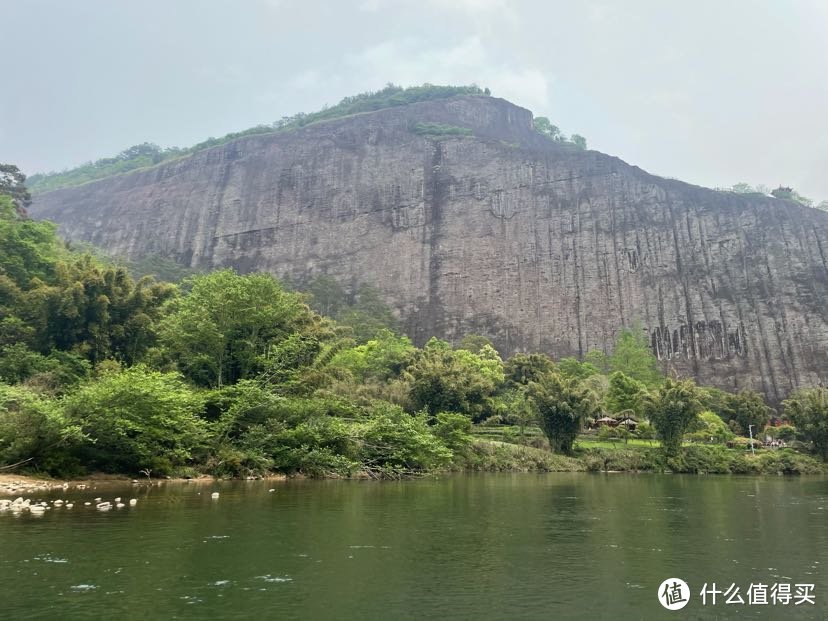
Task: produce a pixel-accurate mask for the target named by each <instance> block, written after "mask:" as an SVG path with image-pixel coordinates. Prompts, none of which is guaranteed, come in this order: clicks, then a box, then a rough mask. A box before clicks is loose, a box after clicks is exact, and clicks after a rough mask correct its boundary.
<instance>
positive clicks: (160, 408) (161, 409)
mask: <svg viewBox="0 0 828 621" xmlns="http://www.w3.org/2000/svg"><path fill="white" fill-rule="evenodd" d="M203 405H204V400H203V397H202V396H201V395H199V394H198V393H196V392H194V391H193V390H192V389H191V388H189V387H188V386H187V385H186V384H184V382H183V381H182V380H181V378H180V377H179V376H178V375H177V374H175V373H160V372H158V371H151V370H149V369H147V368H146V367H143V366H140V365H139V366H136V367H132V368H130V369H127V370H125V371H122V372H120V373H116V374H112V375H107V376H105V377H103V378H101V379H100V380H98V381H97V382H94V383H90V384H86V385H84V386H82V387H81V388H80V389H79V390H77V391H76V392H75V393H73V394H72V395H70V396H69V397H67V398H66V401H65V412H66V415H67V417H68V419H69V420H70V421H71V422H72V424H75V425H79V426H80V427H81V428H82V429H83V431H84V433H85V434H86V435H87V436H88V437H89V440H90V441H89V442H86V443H84V444H83V446H82V447H81V448H80V449H79V450H80V453H81V455H82V457H83V461H84V462H85V463H87V464H89V465H90V466H91V467H93V468H98V469H101V470H103V471H106V472H124V473H133V474H134V473H137V472H138V471H139V470H141V469H144V468H150V469H152V470H153V471H155V472H156V473H157V474H167V473H169V472H171V471H172V470H174V469H175V468H176V467H177V466H183V465H185V464H187V463H188V462H189V461H190V460H191V459H192V457H193V453H194V451H196V450H197V449H199V448H200V447H202V446H203V445H204V442H205V440H206V427H205V424H204V422H203V421H202V420H201V419H200V418H199V417H198V414H199V413H200V412H201V411H202V408H203Z"/></svg>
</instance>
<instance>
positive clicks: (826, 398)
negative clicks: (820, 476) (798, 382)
mask: <svg viewBox="0 0 828 621" xmlns="http://www.w3.org/2000/svg"><path fill="white" fill-rule="evenodd" d="M783 407H784V408H785V416H787V417H788V418H789V419H790V421H791V422H792V423H793V424H794V425H795V426H796V428H797V430H798V431H799V433H800V435H802V437H804V438H805V439H806V440H807V441H809V442H811V443H812V444H813V446H814V452H816V454H817V455H819V456H820V457H822V459H823V460H824V461H828V388H824V387H822V386H820V387H818V388H802V389H800V390H797V391H796V392H794V393H793V394H792V395H791V396H790V397H789V398H788V399H787V400H785V401H783Z"/></svg>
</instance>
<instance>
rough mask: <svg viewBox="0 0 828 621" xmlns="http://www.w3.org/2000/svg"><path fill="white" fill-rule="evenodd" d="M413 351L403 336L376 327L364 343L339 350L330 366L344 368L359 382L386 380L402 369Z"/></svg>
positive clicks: (406, 338)
mask: <svg viewBox="0 0 828 621" xmlns="http://www.w3.org/2000/svg"><path fill="white" fill-rule="evenodd" d="M413 351H414V346H413V345H412V344H411V339H409V338H408V337H407V336H397V335H396V334H394V333H393V332H391V331H390V330H380V331H379V332H377V333H376V337H375V338H374V339H371V340H370V341H368V342H367V343H364V344H363V345H357V346H356V347H352V348H349V349H343V350H341V351H339V352H338V353H337V354H336V356H334V358H333V359H332V360H331V363H330V366H331V367H333V368H339V369H342V370H344V371H347V372H348V373H349V374H350V376H351V377H352V378H353V380H354V381H356V382H359V383H365V382H369V381H379V382H386V381H388V380H390V379H392V378H395V377H398V376H399V375H400V373H402V371H403V369H404V368H405V365H406V364H407V361H408V359H409V358H410V356H411V354H412V353H413Z"/></svg>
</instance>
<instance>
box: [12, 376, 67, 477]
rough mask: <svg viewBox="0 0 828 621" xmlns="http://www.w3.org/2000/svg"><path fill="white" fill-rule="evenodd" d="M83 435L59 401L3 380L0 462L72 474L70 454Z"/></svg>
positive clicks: (53, 472)
mask: <svg viewBox="0 0 828 621" xmlns="http://www.w3.org/2000/svg"><path fill="white" fill-rule="evenodd" d="M82 439H83V435H82V433H81V429H80V427H79V426H78V425H76V424H72V423H71V422H69V421H68V420H67V418H66V416H65V415H64V413H63V411H62V409H61V408H60V407H59V405H58V403H56V402H55V401H53V400H50V399H47V398H44V397H42V396H40V395H38V394H35V393H34V392H32V391H30V390H28V389H26V388H24V387H21V386H8V385H6V384H0V464H4V465H12V464H21V465H26V466H28V467H30V468H35V469H39V470H44V471H46V472H49V473H50V474H56V475H60V474H72V472H67V471H66V470H67V468H68V467H69V466H68V465H69V463H70V462H71V460H69V459H68V454H69V451H70V449H71V448H72V447H73V446H75V445H77V444H78V443H79V442H81V441H82ZM72 469H73V470H74V469H75V468H74V467H73V468H72Z"/></svg>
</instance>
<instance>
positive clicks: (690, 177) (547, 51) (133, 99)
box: [0, 0, 828, 201]
mask: <svg viewBox="0 0 828 621" xmlns="http://www.w3.org/2000/svg"><path fill="white" fill-rule="evenodd" d="M0 24H2V26H0V32H2V36H0V58H2V59H4V63H3V66H4V78H3V81H2V84H3V86H2V94H0V161H5V162H9V163H15V164H17V165H18V166H20V168H21V169H22V170H23V171H24V172H26V173H27V174H32V173H35V172H43V171H51V170H61V169H64V168H67V167H71V166H74V165H77V164H81V163H83V162H86V161H89V160H94V159H97V158H100V157H106V156H110V155H114V154H115V153H117V152H119V151H121V150H122V149H124V148H125V147H128V146H130V145H133V144H138V143H141V142H146V141H149V142H155V143H157V144H159V145H161V146H180V147H185V146H189V145H192V144H194V143H197V142H200V141H201V140H203V139H205V138H207V137H210V136H221V135H224V134H226V133H228V132H231V131H238V130H242V129H246V128H248V127H252V126H254V125H257V124H260V123H269V122H272V121H274V120H277V119H279V118H280V117H282V116H286V115H291V114H294V113H296V112H312V111H314V110H317V109H319V108H321V107H322V106H323V105H325V104H328V105H333V104H335V103H337V102H338V101H339V100H340V99H341V98H342V97H345V96H348V95H353V94H356V93H360V92H364V91H367V90H377V89H380V88H382V87H383V86H384V85H385V84H386V83H388V82H393V83H395V84H401V85H404V86H409V85H415V84H421V83H424V82H431V83H434V84H470V83H476V84H478V85H479V86H481V87H489V88H490V89H491V90H492V94H493V95H495V96H498V97H503V98H505V99H508V100H510V101H512V102H513V103H516V104H518V105H521V106H524V107H526V108H529V109H530V110H532V111H533V112H534V113H535V114H536V115H543V116H547V117H549V118H550V119H551V120H552V122H553V123H555V124H556V125H558V126H560V127H561V129H562V130H563V131H564V133H579V134H582V135H584V136H585V137H586V138H587V140H588V141H589V146H590V148H594V149H597V150H599V151H603V152H605V153H609V154H612V155H616V156H618V157H620V158H622V159H623V160H625V161H627V162H629V163H631V164H634V165H637V166H640V167H642V168H644V169H645V170H648V171H650V172H653V173H655V174H659V175H663V176H669V177H677V178H679V179H683V180H685V181H689V182H691V183H697V184H700V185H705V186H709V187H724V186H730V185H732V184H734V183H736V182H740V181H745V182H748V183H750V184H754V185H755V184H765V185H768V186H770V187H776V186H777V185H780V184H783V185H790V186H792V187H794V188H795V189H796V190H797V191H799V192H800V193H801V194H803V195H804V196H808V197H811V198H813V199H816V200H817V201H819V200H823V199H828V37H826V36H825V33H826V32H828V2H825V0H791V1H787V2H786V1H783V0H773V1H771V0H684V1H670V2H664V1H663V0H623V1H621V0H616V1H614V2H609V1H602V0H580V1H576V0H570V1H558V0H540V1H531V0H353V1H350V0H338V1H337V0H330V1H324V0H142V1H141V2H134V1H132V2H130V1H126V0H73V1H72V2H68V1H66V0H26V1H24V2H21V1H20V0H0Z"/></svg>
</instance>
